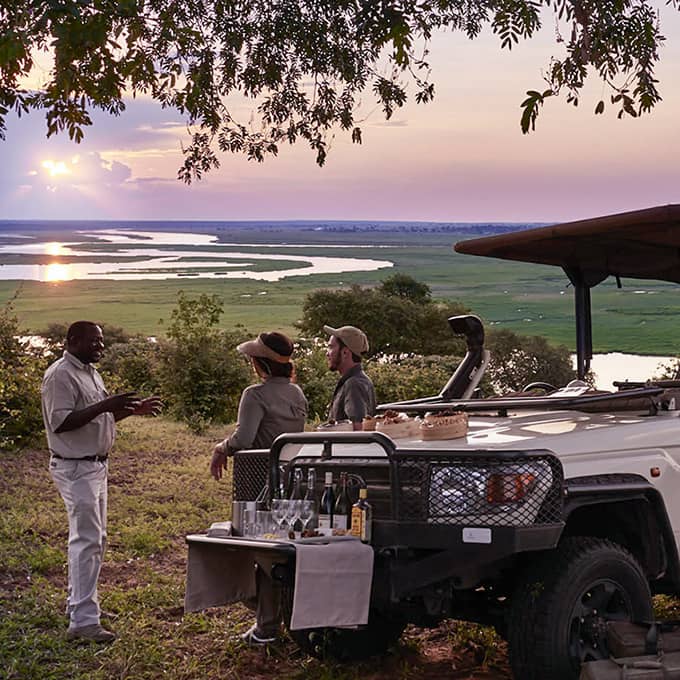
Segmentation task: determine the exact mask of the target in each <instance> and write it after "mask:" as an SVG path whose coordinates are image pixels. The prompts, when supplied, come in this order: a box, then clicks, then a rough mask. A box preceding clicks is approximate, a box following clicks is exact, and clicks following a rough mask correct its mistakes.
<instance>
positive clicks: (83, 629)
mask: <svg viewBox="0 0 680 680" xmlns="http://www.w3.org/2000/svg"><path fill="white" fill-rule="evenodd" d="M103 350H104V337H103V335H102V329H101V328H100V327H99V326H98V325H97V324H95V323H93V322H91V321H76V322H75V323H73V324H71V326H70V327H69V329H68V332H67V336H66V351H65V352H64V356H63V357H62V358H61V359H58V360H57V361H55V362H54V363H53V364H52V365H51V366H50V367H49V368H48V369H47V371H45V376H44V378H43V383H42V390H41V392H42V412H43V420H44V421H45V432H46V434H47V444H48V446H49V450H50V454H51V455H50V474H51V475H52V479H54V482H55V484H56V485H57V488H58V489H59V493H60V494H61V497H62V498H63V500H64V505H65V506H66V512H67V514H68V525H69V537H68V599H67V611H68V614H69V628H68V633H67V638H68V639H69V640H91V641H94V642H111V641H113V640H114V639H115V637H116V636H115V634H114V633H112V632H111V631H108V630H106V629H105V628H103V627H102V626H101V624H100V622H99V620H100V616H101V610H100V608H99V598H98V596H97V581H98V579H99V571H100V568H101V563H102V557H103V555H104V550H105V548H106V503H107V475H108V461H107V459H108V456H109V451H110V450H111V447H112V446H113V441H114V439H115V435H116V426H115V422H116V421H117V420H121V419H122V418H126V417H127V416H131V415H156V414H157V413H158V411H159V410H160V408H161V401H160V399H158V397H148V398H147V399H140V398H139V397H137V396H136V395H135V394H134V392H126V393H124V394H115V395H113V396H109V394H108V392H107V391H106V389H105V388H104V383H103V381H102V378H101V376H100V375H99V373H98V372H97V370H96V369H95V368H94V366H92V364H93V363H96V362H97V361H99V360H100V359H101V356H102V352H103Z"/></svg>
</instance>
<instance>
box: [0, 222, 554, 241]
mask: <svg viewBox="0 0 680 680" xmlns="http://www.w3.org/2000/svg"><path fill="white" fill-rule="evenodd" d="M544 224H545V223H510V222H375V221H365V222H364V221H337V220H328V221H320V220H319V221H317V220H295V221H286V220H279V221H233V222H232V221H189V222H182V221H174V220H173V221H161V220H153V221H144V220H117V221H111V220H0V239H2V237H3V235H4V234H10V233H26V232H31V231H38V232H66V231H100V230H110V229H116V230H119V229H126V230H138V231H173V232H190V233H199V234H200V233H205V234H218V233H220V232H223V231H246V230H249V231H303V232H305V231H317V232H336V233H337V232H340V233H352V232H393V233H399V232H417V233H460V232H462V231H464V232H468V233H471V234H480V235H482V234H483V235H488V234H504V233H506V232H510V231H518V230H523V229H530V228H532V227H540V226H544Z"/></svg>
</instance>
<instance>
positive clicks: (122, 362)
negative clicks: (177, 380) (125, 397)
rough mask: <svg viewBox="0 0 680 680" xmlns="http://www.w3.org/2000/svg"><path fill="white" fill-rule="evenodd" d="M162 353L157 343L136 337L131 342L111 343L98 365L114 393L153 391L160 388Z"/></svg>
mask: <svg viewBox="0 0 680 680" xmlns="http://www.w3.org/2000/svg"><path fill="white" fill-rule="evenodd" d="M104 339H105V340H106V336H105V338H104ZM159 355H160V346H159V344H158V343H157V342H155V341H153V340H148V339H146V338H143V337H133V338H131V339H130V340H129V341H128V342H124V343H120V342H119V343H116V344H113V345H108V346H107V347H106V349H105V350H104V356H103V357H102V359H101V361H100V362H99V366H98V368H99V370H100V371H101V373H102V374H103V375H104V380H105V382H106V384H107V386H108V388H109V391H110V392H112V391H116V392H119V391H123V392H129V391H135V392H139V393H140V394H153V393H155V392H157V391H158V390H159V388H160V385H159V375H158V373H159V366H158V364H159Z"/></svg>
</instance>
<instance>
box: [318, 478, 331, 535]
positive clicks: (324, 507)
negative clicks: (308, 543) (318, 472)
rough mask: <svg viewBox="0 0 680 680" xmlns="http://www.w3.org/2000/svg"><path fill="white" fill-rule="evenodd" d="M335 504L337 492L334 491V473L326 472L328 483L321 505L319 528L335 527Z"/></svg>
mask: <svg viewBox="0 0 680 680" xmlns="http://www.w3.org/2000/svg"><path fill="white" fill-rule="evenodd" d="M334 506H335V494H334V493H333V473H332V472H327V473H326V483H325V486H324V490H323V496H321V503H320V505H319V529H332V528H333V510H334Z"/></svg>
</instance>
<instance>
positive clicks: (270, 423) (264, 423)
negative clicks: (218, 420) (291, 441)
mask: <svg viewBox="0 0 680 680" xmlns="http://www.w3.org/2000/svg"><path fill="white" fill-rule="evenodd" d="M306 418H307V399H306V398H305V395H304V394H303V393H302V390H301V389H300V388H299V387H298V386H297V385H295V384H294V383H291V382H290V380H289V379H288V378H278V377H277V378H268V379H267V380H265V381H264V382H262V383H260V384H259V385H251V386H250V387H246V389H245V390H243V394H242V395H241V402H240V403H239V405H238V424H237V426H236V429H235V430H234V432H233V434H232V435H231V436H230V437H229V439H228V440H227V443H228V445H229V448H230V449H231V450H232V451H239V450H240V449H268V448H269V447H270V446H271V445H272V442H273V441H274V440H275V439H276V438H277V437H278V436H279V435H280V434H283V433H284V432H302V431H303V430H304V429H305V420H306Z"/></svg>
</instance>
